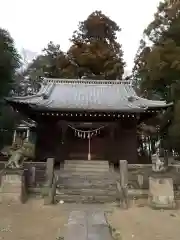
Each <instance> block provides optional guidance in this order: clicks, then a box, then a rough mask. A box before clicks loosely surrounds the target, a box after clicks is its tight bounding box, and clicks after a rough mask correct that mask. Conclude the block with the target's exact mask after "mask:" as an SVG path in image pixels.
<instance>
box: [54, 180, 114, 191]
mask: <svg viewBox="0 0 180 240" xmlns="http://www.w3.org/2000/svg"><path fill="white" fill-rule="evenodd" d="M57 185H58V187H60V188H72V189H81V188H92V189H94V188H96V189H97V188H98V189H113V188H116V184H115V183H112V182H111V183H97V182H94V183H88V182H84V183H83V182H79V183H74V182H70V181H69V182H63V181H62V182H60V181H58V182H57Z"/></svg>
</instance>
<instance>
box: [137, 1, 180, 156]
mask: <svg viewBox="0 0 180 240" xmlns="http://www.w3.org/2000/svg"><path fill="white" fill-rule="evenodd" d="M179 30H180V2H179V1H176V2H175V3H173V4H171V5H169V3H168V2H167V1H165V2H163V3H160V4H159V7H158V10H157V12H156V14H155V17H154V20H153V21H152V22H151V23H150V24H149V25H148V27H147V28H146V29H145V30H144V39H143V40H142V41H141V44H140V48H139V51H138V53H137V55H136V58H135V65H134V69H133V74H134V77H135V78H136V79H137V81H136V83H137V84H139V87H140V89H141V93H142V94H144V95H146V96H148V97H157V98H160V99H164V100H167V101H169V102H171V101H174V106H175V107H174V111H173V112H172V111H169V112H168V113H167V114H166V115H167V116H166V118H165V119H166V120H167V123H168V128H167V129H166V136H167V139H166V140H169V145H171V147H173V148H174V149H176V150H177V151H179V152H180V145H179V143H180V117H179V111H178V110H177V109H180V108H179V106H180V102H179V100H180V78H179V76H180V35H179ZM148 43H151V44H148Z"/></svg>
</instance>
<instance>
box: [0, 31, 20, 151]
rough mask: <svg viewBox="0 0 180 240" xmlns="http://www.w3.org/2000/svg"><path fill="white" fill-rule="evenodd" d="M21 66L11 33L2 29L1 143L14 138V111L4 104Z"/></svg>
mask: <svg viewBox="0 0 180 240" xmlns="http://www.w3.org/2000/svg"><path fill="white" fill-rule="evenodd" d="M19 67H20V56H19V54H18V53H17V51H16V49H15V47H14V41H13V39H12V38H11V36H10V34H9V33H8V32H7V31H6V30H4V29H0V145H1V146H2V144H3V143H6V142H9V141H10V139H11V138H12V128H13V126H14V120H15V118H14V113H13V112H12V111H11V109H10V108H9V107H6V106H4V101H3V99H4V97H6V96H7V95H8V93H9V91H10V89H11V88H12V84H13V83H14V81H15V73H16V70H17V69H18V68H19Z"/></svg>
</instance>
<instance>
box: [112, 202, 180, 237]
mask: <svg viewBox="0 0 180 240" xmlns="http://www.w3.org/2000/svg"><path fill="white" fill-rule="evenodd" d="M108 222H109V223H110V225H111V227H112V228H114V229H116V231H117V232H118V233H120V235H121V238H120V239H122V240H130V239H131V240H132V239H134V240H179V239H180V210H173V211H171V210H166V211H163V210H152V209H150V208H149V207H137V206H134V207H131V208H129V209H128V210H120V209H114V211H113V212H112V213H110V214H108Z"/></svg>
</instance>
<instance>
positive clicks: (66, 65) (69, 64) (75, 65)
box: [26, 11, 125, 80]
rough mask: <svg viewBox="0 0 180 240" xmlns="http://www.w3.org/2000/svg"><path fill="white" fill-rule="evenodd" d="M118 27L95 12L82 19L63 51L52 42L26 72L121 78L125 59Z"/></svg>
mask: <svg viewBox="0 0 180 240" xmlns="http://www.w3.org/2000/svg"><path fill="white" fill-rule="evenodd" d="M119 31H120V28H119V26H117V24H116V23H115V22H114V21H112V20H111V19H110V18H108V17H107V16H105V15H104V14H102V13H101V12H98V11H96V12H93V13H92V14H91V15H89V17H88V18H87V19H86V20H85V21H84V22H80V24H79V27H78V30H77V31H75V32H74V33H73V36H72V38H71V42H72V46H71V47H70V49H69V50H68V51H67V53H65V52H63V51H62V50H61V49H60V46H59V45H56V44H54V43H53V42H50V43H49V44H48V45H47V47H46V48H45V49H44V50H43V53H42V55H40V56H38V57H37V58H36V59H35V60H34V62H33V63H32V64H30V65H29V67H28V69H27V71H26V74H28V75H29V76H30V78H31V79H33V78H34V77H33V76H35V78H37V77H38V76H44V75H45V76H48V77H55V78H75V79H76V78H81V77H87V78H92V79H113V80H115V79H121V78H122V75H123V73H124V65H125V63H124V61H123V52H122V49H121V45H120V44H119V43H118V42H117V36H116V34H117V32H119Z"/></svg>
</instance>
